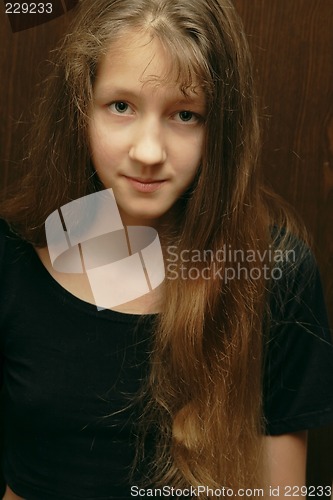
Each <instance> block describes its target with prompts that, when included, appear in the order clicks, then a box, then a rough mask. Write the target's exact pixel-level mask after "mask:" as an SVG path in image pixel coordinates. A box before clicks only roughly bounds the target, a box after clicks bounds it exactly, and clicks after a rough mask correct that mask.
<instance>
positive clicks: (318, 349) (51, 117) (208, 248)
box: [0, 0, 333, 500]
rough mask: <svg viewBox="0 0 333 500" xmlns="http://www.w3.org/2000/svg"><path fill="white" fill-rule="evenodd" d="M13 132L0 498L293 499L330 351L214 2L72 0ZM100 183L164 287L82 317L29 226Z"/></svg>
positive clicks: (329, 399)
mask: <svg viewBox="0 0 333 500" xmlns="http://www.w3.org/2000/svg"><path fill="white" fill-rule="evenodd" d="M31 135H32V137H33V144H32V146H31V149H30V153H29V156H28V158H27V160H26V161H27V163H28V166H29V171H28V174H27V176H26V178H25V179H24V181H22V182H21V183H20V186H19V189H17V190H16V192H14V193H13V194H12V196H11V197H10V199H7V201H6V202H5V203H3V204H2V206H1V215H2V217H3V218H4V219H5V220H6V222H4V221H3V222H2V224H1V238H0V263H1V266H0V270H1V271H0V272H1V301H0V329H1V330H0V332H1V352H2V358H3V387H4V413H5V417H4V418H5V450H4V457H3V474H4V478H5V481H6V484H7V489H6V492H5V496H4V499H5V500H12V499H15V500H17V499H21V500H22V499H27V500H74V499H86V500H88V499H89V500H106V499H111V498H130V497H131V495H132V496H138V495H139V494H140V496H143V495H144V494H146V495H147V496H152V494H154V496H158V495H159V491H161V489H162V494H163V493H164V495H165V496H168V492H169V493H170V490H168V489H167V488H171V487H173V488H175V490H174V491H175V493H174V496H178V497H179V496H181V495H182V494H183V495H184V496H190V495H192V496H196V494H197V493H198V491H199V492H201V498H207V497H210V498H214V497H216V498H218V497H221V495H222V493H221V492H222V489H221V488H222V487H224V488H228V493H225V494H224V495H228V496H232V495H234V496H235V497H236V496H237V495H238V496H239V495H240V494H241V491H243V490H244V489H246V490H247V497H248V498H256V497H258V496H261V497H263V496H265V497H266V498H269V497H270V496H272V493H271V492H272V491H274V494H275V495H274V496H275V497H277V496H279V497H281V498H283V497H284V496H285V495H288V491H289V493H290V490H288V488H291V487H292V488H294V489H293V490H291V493H292V494H293V496H301V495H303V496H304V491H305V490H304V487H305V466H306V447H307V446H306V441H307V430H308V429H309V428H312V427H316V426H320V425H324V424H328V423H329V422H331V421H333V395H332V383H333V363H332V358H333V356H332V345H331V343H330V335H329V331H328V327H327V319H326V315H325V308H324V305H323V299H322V291H321V286H320V281H319V278H318V273H317V270H316V267H315V265H314V262H313V259H312V257H311V255H310V253H309V251H308V250H307V247H306V246H305V244H304V243H303V240H302V237H301V235H300V232H299V231H298V230H297V229H296V226H295V224H294V223H293V222H292V220H291V217H290V216H289V215H288V213H287V212H286V210H285V209H284V208H282V207H281V206H280V205H278V204H277V202H276V200H275V198H274V197H273V196H272V195H270V194H268V192H267V191H266V190H265V189H264V188H263V187H262V185H261V183H260V178H259V174H258V168H257V163H258V162H257V158H258V151H259V131H258V117H257V110H256V103H255V99H254V94H253V84H252V76H251V62H250V58H249V53H248V47H247V43H246V40H245V37H244V32H243V28H242V26H241V24H240V21H239V19H238V17H237V15H236V13H235V10H234V8H233V5H232V3H231V2H230V0H82V1H81V2H80V6H79V8H78V11H77V16H76V19H75V22H74V25H73V26H72V27H71V29H70V31H69V33H68V35H67V36H66V38H65V40H64V42H63V43H62V45H61V47H60V48H59V50H58V52H57V58H56V61H55V63H54V68H53V73H52V75H51V76H50V77H49V79H48V81H47V82H46V83H45V85H43V97H42V99H41V102H40V106H39V109H38V112H37V113H36V117H35V127H34V129H33V132H32V134H31ZM110 188H111V189H112V192H113V195H114V197H115V200H116V203H117V207H118V210H119V214H120V217H121V221H122V224H123V225H124V226H125V227H129V226H149V227H152V228H154V229H155V230H156V231H157V232H158V234H159V237H160V241H161V245H162V249H163V253H164V259H165V269H166V275H165V279H164V281H163V283H162V284H160V285H159V286H156V287H152V288H151V290H150V291H149V292H148V293H145V294H144V295H143V296H140V297H137V298H135V299H133V300H131V301H127V302H126V303H123V304H120V305H117V306H115V307H112V308H110V309H106V308H104V309H102V310H100V308H97V307H96V305H97V306H99V305H100V304H98V303H97V304H96V301H95V297H94V294H93V293H92V289H91V286H90V282H89V279H88V276H87V273H86V272H81V273H74V272H59V270H57V269H56V268H55V267H53V265H52V261H51V258H50V252H49V250H48V245H47V240H46V237H45V230H44V224H45V221H46V220H47V218H48V217H49V216H50V214H52V213H54V212H55V211H58V210H61V208H62V207H64V206H66V205H68V204H69V203H71V202H73V201H74V200H79V199H82V198H84V197H87V196H88V195H91V194H93V193H97V192H99V191H102V190H105V189H110ZM75 217H78V218H80V217H81V218H82V220H85V218H87V219H89V214H87V213H82V214H80V217H79V216H77V215H75ZM89 220H90V222H89V224H92V225H94V224H95V222H96V221H95V222H94V219H93V218H92V219H91V218H90V219H89ZM76 222H77V223H80V222H81V220H80V221H79V220H77V221H76ZM68 235H69V237H70V236H71V235H70V234H69V233H68ZM223 249H227V252H225V253H224V258H221V255H222V253H221V252H222V250H223ZM236 251H237V252H236ZM208 252H209V253H208ZM175 255H176V257H175ZM207 255H209V256H210V257H209V258H207ZM185 257H186V259H185ZM171 263H172V265H173V267H172V272H171V268H170V266H169V265H170V264H171ZM239 264H241V269H240V266H239ZM217 265H218V266H219V267H218V270H217ZM265 266H266V267H265ZM230 269H232V271H233V272H231V271H230ZM231 276H232V277H231ZM112 286H114V287H115V289H117V287H119V288H120V287H121V286H122V283H121V282H116V283H112ZM139 487H140V488H141V490H139V489H138V488H139ZM191 487H192V490H191V489H190V488H191ZM199 487H200V488H205V489H204V490H202V489H201V490H196V488H199ZM156 488H160V490H157V491H155V489H156ZM163 488H165V489H164V490H163ZM261 488H264V489H265V493H263V494H261V493H260V492H261V491H263V490H261ZM272 488H274V490H272ZM242 489H243V490H242ZM224 491H226V490H224ZM251 491H252V493H251ZM150 492H151V493H150ZM317 493H318V492H317ZM319 493H320V492H319ZM329 493H330V492H329V488H327V490H326V491H324V492H323V496H325V494H326V495H327V496H328V495H329ZM160 496H161V495H160ZM169 496H170V495H169Z"/></svg>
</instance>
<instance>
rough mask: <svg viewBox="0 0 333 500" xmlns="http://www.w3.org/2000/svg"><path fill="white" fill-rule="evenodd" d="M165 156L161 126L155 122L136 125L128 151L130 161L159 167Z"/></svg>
mask: <svg viewBox="0 0 333 500" xmlns="http://www.w3.org/2000/svg"><path fill="white" fill-rule="evenodd" d="M166 156H167V155H166V149H165V144H164V141H163V133H162V130H161V126H160V125H159V124H157V123H156V122H155V121H150V122H149V123H141V124H138V128H137V130H136V133H135V134H134V137H133V140H132V144H131V147H130V150H129V157H130V159H131V160H133V161H136V162H139V163H141V164H145V165H160V164H161V163H164V162H165V160H166Z"/></svg>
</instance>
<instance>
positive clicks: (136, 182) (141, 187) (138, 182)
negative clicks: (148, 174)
mask: <svg viewBox="0 0 333 500" xmlns="http://www.w3.org/2000/svg"><path fill="white" fill-rule="evenodd" d="M124 177H125V179H127V180H128V182H129V183H130V184H131V186H133V187H134V189H136V190H137V191H139V192H140V193H153V192H154V191H157V190H158V189H160V188H161V187H162V185H163V184H164V183H165V182H166V180H153V179H138V178H134V177H127V176H126V175H125V176H124Z"/></svg>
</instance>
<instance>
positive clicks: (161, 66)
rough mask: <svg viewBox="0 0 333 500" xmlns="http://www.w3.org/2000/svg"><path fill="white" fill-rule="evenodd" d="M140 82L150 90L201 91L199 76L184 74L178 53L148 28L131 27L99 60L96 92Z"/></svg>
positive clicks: (186, 92)
mask: <svg viewBox="0 0 333 500" xmlns="http://www.w3.org/2000/svg"><path fill="white" fill-rule="evenodd" d="M125 83H126V86H129V85H132V84H134V83H137V84H138V83H140V84H141V85H142V87H145V86H148V87H149V88H150V90H154V89H157V90H158V89H161V87H163V88H164V89H165V90H169V91H171V90H172V89H174V90H175V89H182V90H181V91H182V92H183V94H185V95H187V94H193V95H195V94H201V93H202V92H203V91H202V88H201V87H202V86H201V82H200V81H199V79H198V78H196V77H194V76H193V77H192V76H191V75H189V72H188V71H187V73H186V75H183V74H182V72H181V68H180V67H179V64H178V61H177V60H176V59H175V56H173V55H172V54H171V52H170V51H168V50H167V49H166V48H165V46H164V45H163V44H162V42H161V41H160V39H159V38H158V37H157V36H153V35H152V34H151V33H150V32H149V31H145V32H143V31H139V30H132V31H129V32H127V33H126V34H123V35H122V36H121V37H119V38H118V39H117V40H116V41H114V42H113V43H111V44H110V45H109V47H108V48H107V50H106V52H105V53H104V55H103V56H102V58H101V60H100V61H99V64H98V70H97V75H96V80H95V83H94V91H95V92H103V91H104V90H105V91H107V90H108V88H110V87H119V86H120V87H121V86H123V85H124V84H125Z"/></svg>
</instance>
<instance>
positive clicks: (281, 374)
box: [0, 223, 333, 500]
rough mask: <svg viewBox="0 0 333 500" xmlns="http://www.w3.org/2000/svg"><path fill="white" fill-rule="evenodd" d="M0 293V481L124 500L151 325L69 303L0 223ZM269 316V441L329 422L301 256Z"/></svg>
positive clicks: (24, 490)
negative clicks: (1, 427)
mask: <svg viewBox="0 0 333 500" xmlns="http://www.w3.org/2000/svg"><path fill="white" fill-rule="evenodd" d="M310 267H311V269H312V272H310ZM0 290H1V291H0V294H1V295H0V297H1V300H0V349H1V355H2V361H3V363H2V365H3V370H2V373H3V392H4V394H3V398H4V419H5V451H4V456H3V474H4V477H5V481H6V482H7V484H9V486H10V487H11V488H12V489H13V491H14V492H15V493H17V494H18V495H20V496H22V497H24V498H25V499H27V500H46V499H47V500H78V499H85V500H107V499H112V498H120V497H124V498H129V497H130V490H129V488H130V486H129V481H128V473H129V470H130V466H131V464H132V461H133V454H134V435H135V424H136V421H137V416H138V415H137V412H138V408H137V407H136V406H135V405H133V404H132V400H133V395H134V394H135V393H136V392H137V391H138V389H139V387H140V384H141V382H142V380H143V379H144V378H145V376H146V374H147V370H148V358H149V346H150V334H151V329H152V322H153V320H154V315H151V316H149V315H148V316H145V317H142V316H138V315H132V314H123V313H119V312H115V311H111V310H102V311H97V309H96V307H95V306H94V305H92V304H88V303H86V302H84V301H82V300H80V299H78V298H76V297H74V296H73V295H72V294H70V293H69V292H67V291H66V290H64V289H63V288H62V287H61V286H60V285H59V284H58V283H57V282H56V281H55V280H54V279H53V278H52V277H51V276H50V275H49V273H48V272H47V270H46V269H45V268H44V266H43V264H42V263H41V262H40V260H39V258H38V256H37V254H36V253H35V251H34V249H33V248H32V247H31V246H30V245H29V244H27V243H25V242H23V241H22V240H20V239H18V238H17V237H15V236H14V235H12V234H11V233H9V231H8V228H7V226H6V225H5V224H4V223H0ZM281 290H283V291H282V292H281ZM271 311H272V320H271V331H270V335H269V336H268V337H267V341H266V343H265V350H266V361H265V369H264V413H265V418H266V422H267V424H266V431H267V434H282V433H287V432H293V431H297V430H304V429H309V428H313V427H316V426H320V425H325V424H328V423H330V422H332V421H333V390H332V387H333V348H332V345H331V343H330V334H329V330H328V327H327V318H326V313H325V308H324V305H323V297H322V290H321V285H320V280H319V277H318V273H317V270H316V268H315V267H314V264H313V262H312V261H311V258H310V257H309V258H308V259H306V260H305V261H304V262H303V264H302V265H301V266H300V267H299V268H298V269H297V271H293V272H290V273H288V272H286V273H284V283H282V282H281V283H278V282H276V283H275V284H274V287H273V292H272V300H271Z"/></svg>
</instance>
